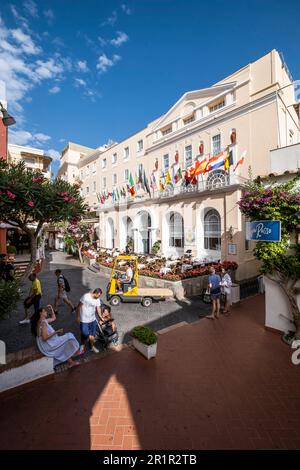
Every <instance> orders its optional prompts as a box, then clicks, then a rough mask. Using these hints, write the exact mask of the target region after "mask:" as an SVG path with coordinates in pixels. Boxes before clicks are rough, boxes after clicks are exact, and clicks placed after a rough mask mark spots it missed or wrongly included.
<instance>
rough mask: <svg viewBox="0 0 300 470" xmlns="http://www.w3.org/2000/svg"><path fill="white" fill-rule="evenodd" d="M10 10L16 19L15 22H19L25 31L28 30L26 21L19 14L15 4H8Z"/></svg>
mask: <svg viewBox="0 0 300 470" xmlns="http://www.w3.org/2000/svg"><path fill="white" fill-rule="evenodd" d="M10 10H11V12H12V15H13V17H14V19H15V21H16V23H18V24H20V25H21V26H22V28H24V29H26V30H27V31H28V30H29V26H28V21H27V19H26V18H24V16H22V15H20V13H19V12H18V10H17V9H16V7H15V5H10Z"/></svg>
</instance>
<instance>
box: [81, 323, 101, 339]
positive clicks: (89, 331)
mask: <svg viewBox="0 0 300 470" xmlns="http://www.w3.org/2000/svg"><path fill="white" fill-rule="evenodd" d="M96 328H97V322H96V320H94V321H92V322H90V323H82V322H80V331H81V335H82V336H83V337H84V338H88V337H89V336H95V335H96Z"/></svg>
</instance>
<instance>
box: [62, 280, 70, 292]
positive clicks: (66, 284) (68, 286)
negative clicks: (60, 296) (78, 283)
mask: <svg viewBox="0 0 300 470" xmlns="http://www.w3.org/2000/svg"><path fill="white" fill-rule="evenodd" d="M63 278H64V281H65V291H66V292H70V290H71V287H70V284H69V281H68V279H66V278H65V276H63Z"/></svg>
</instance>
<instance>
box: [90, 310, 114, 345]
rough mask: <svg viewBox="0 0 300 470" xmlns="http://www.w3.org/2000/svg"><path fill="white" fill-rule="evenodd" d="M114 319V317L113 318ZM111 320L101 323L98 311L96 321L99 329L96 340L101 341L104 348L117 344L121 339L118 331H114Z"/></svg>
mask: <svg viewBox="0 0 300 470" xmlns="http://www.w3.org/2000/svg"><path fill="white" fill-rule="evenodd" d="M106 307H107V305H102V310H103V309H104V308H106ZM111 321H113V318H112V319H111ZM111 321H110V322H109V321H108V322H105V323H104V324H102V325H101V322H100V318H99V315H98V313H97V312H96V322H97V329H96V336H95V340H96V341H99V342H100V343H101V344H102V346H103V348H104V349H107V347H108V346H109V345H110V344H113V345H114V346H116V345H117V344H118V341H119V334H118V332H117V331H113V330H112V327H111V324H110V323H111Z"/></svg>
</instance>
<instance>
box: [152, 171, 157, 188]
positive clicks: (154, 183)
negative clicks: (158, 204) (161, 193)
mask: <svg viewBox="0 0 300 470" xmlns="http://www.w3.org/2000/svg"><path fill="white" fill-rule="evenodd" d="M150 186H151V188H152V189H153V191H155V190H156V189H157V185H156V179H155V175H154V173H152V174H151V177H150Z"/></svg>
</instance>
